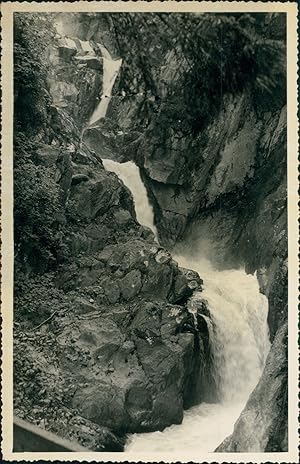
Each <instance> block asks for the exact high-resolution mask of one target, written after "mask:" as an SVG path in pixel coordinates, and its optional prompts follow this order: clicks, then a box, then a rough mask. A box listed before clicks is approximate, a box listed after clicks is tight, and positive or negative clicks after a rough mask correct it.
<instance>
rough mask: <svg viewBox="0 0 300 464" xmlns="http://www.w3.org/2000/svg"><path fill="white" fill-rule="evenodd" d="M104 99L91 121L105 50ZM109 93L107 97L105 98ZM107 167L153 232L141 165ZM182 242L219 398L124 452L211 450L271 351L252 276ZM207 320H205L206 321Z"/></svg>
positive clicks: (108, 86) (108, 87) (110, 74)
mask: <svg viewBox="0 0 300 464" xmlns="http://www.w3.org/2000/svg"><path fill="white" fill-rule="evenodd" d="M103 59H104V78H103V81H104V84H103V97H102V98H101V101H100V103H99V106H98V108H96V110H95V113H94V115H93V116H92V118H91V121H90V124H93V122H96V121H98V120H99V119H100V118H102V117H104V116H105V114H106V111H107V106H108V103H109V99H110V96H111V91H112V87H113V84H114V82H115V79H116V75H117V72H118V69H119V67H120V65H121V62H120V61H121V60H118V61H113V60H112V59H111V57H110V56H109V54H108V52H107V50H106V51H105V49H104V50H103ZM105 96H107V98H105ZM103 163H104V167H105V168H106V169H107V170H108V171H113V172H115V173H116V174H117V175H118V176H119V178H120V179H121V180H122V181H123V182H124V184H125V185H126V186H127V187H128V188H129V189H130V190H131V192H132V195H133V198H134V203H135V209H136V214H137V220H138V221H139V222H140V223H141V224H143V225H145V226H147V227H150V228H151V229H152V230H153V232H154V233H155V236H156V237H157V231H156V228H155V225H154V219H153V210H152V207H151V205H150V202H149V199H148V196H147V192H146V189H145V186H144V184H143V182H142V180H141V177H140V172H139V168H138V167H137V166H136V165H135V164H134V163H133V162H131V161H130V162H127V163H122V164H120V163H117V162H116V161H112V160H103ZM193 245H194V244H192V243H191V244H189V243H185V244H183V245H182V246H181V247H180V248H178V249H177V252H176V253H175V259H176V260H177V261H178V264H179V265H180V266H183V267H186V268H189V269H193V270H195V271H197V272H198V273H199V274H200V276H201V277H202V279H203V281H204V286H203V292H201V293H199V294H195V295H194V296H193V297H192V299H191V301H190V304H189V306H190V310H191V312H192V311H193V299H194V300H195V301H197V299H199V298H202V299H205V300H206V301H207V305H208V307H209V310H210V314H211V323H210V324H209V333H210V340H211V347H212V353H213V360H214V366H213V368H214V370H215V374H216V378H217V380H218V389H219V397H220V402H219V403H217V404H208V403H201V404H200V405H198V406H194V407H193V408H191V409H189V410H188V411H186V412H185V414H184V419H183V423H182V424H180V425H172V426H170V427H168V428H166V429H165V430H164V431H163V432H153V433H143V434H133V435H132V436H131V437H130V438H129V440H128V443H127V446H126V451H128V452H169V451H170V452H179V453H180V452H182V450H183V449H186V450H189V452H206V451H208V452H209V451H213V450H214V449H215V448H216V447H217V446H218V445H219V444H220V443H221V442H222V440H223V439H224V438H225V437H226V436H228V435H230V434H231V433H232V431H233V426H234V422H235V421H236V419H237V418H238V416H239V415H240V413H241V411H242V409H243V407H244V405H245V403H246V401H247V399H248V397H249V394H250V393H251V391H252V390H253V388H254V387H255V385H256V384H257V382H258V380H259V377H260V375H261V372H262V369H263V366H264V363H265V359H266V356H267V353H268V350H269V345H270V344H269V338H268V325H267V314H268V301H267V299H266V297H265V296H264V295H262V294H260V292H259V285H258V281H257V278H256V276H255V275H248V274H246V272H245V271H244V269H238V270H236V269H235V270H225V271H224V270H223V271H218V270H217V269H214V268H213V266H212V265H211V263H210V262H209V261H207V260H205V259H203V258H202V257H201V255H200V254H199V253H198V252H197V253H195V251H193V249H196V247H194V246H193ZM208 322H209V321H208Z"/></svg>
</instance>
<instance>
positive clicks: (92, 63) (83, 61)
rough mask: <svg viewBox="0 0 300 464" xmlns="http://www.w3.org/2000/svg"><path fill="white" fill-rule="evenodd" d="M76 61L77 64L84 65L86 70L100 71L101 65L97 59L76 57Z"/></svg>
mask: <svg viewBox="0 0 300 464" xmlns="http://www.w3.org/2000/svg"><path fill="white" fill-rule="evenodd" d="M75 59H76V60H78V62H79V66H80V65H85V66H87V67H88V68H91V69H95V70H96V71H100V70H102V67H103V63H102V61H101V60H100V59H99V58H96V57H93V56H76V57H75Z"/></svg>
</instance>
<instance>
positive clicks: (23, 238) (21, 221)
mask: <svg viewBox="0 0 300 464" xmlns="http://www.w3.org/2000/svg"><path fill="white" fill-rule="evenodd" d="M35 149H36V147H35V144H34V143H33V142H31V141H28V140H27V139H26V137H25V136H24V135H22V134H19V135H17V136H16V137H15V151H14V159H15V166H14V228H15V247H16V257H17V258H18V260H19V262H22V263H23V264H25V263H26V262H28V261H29V263H31V264H32V265H33V266H34V267H35V266H36V267H37V268H39V267H40V266H42V268H43V267H45V266H46V267H47V266H48V264H49V263H50V262H51V261H52V262H54V260H55V256H56V252H57V247H58V245H59V243H60V240H59V220H58V219H59V216H60V215H61V214H62V212H63V210H62V205H61V197H60V195H61V192H60V188H59V186H58V185H57V183H56V182H55V179H54V172H53V168H47V167H44V166H36V165H35V164H34V163H33V159H34V152H35Z"/></svg>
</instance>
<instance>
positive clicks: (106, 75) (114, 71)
mask: <svg viewBox="0 0 300 464" xmlns="http://www.w3.org/2000/svg"><path fill="white" fill-rule="evenodd" d="M99 46H100V49H101V53H102V57H103V84H102V97H101V99H100V103H99V105H98V106H97V108H96V109H95V111H94V113H93V114H92V116H91V119H90V123H89V126H92V125H94V124H95V123H96V122H97V121H99V119H102V118H104V116H105V115H106V112H107V108H108V104H109V102H110V99H111V93H112V89H113V86H114V83H115V80H116V78H117V75H118V72H119V69H120V66H121V64H122V60H121V59H120V60H113V59H112V58H111V56H110V54H109V52H108V50H107V49H106V48H105V47H104V46H103V45H100V44H99Z"/></svg>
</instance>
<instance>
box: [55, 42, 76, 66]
mask: <svg viewBox="0 0 300 464" xmlns="http://www.w3.org/2000/svg"><path fill="white" fill-rule="evenodd" d="M58 52H59V56H60V58H63V59H64V60H66V61H67V62H68V61H70V60H71V58H73V56H75V55H76V53H77V49H76V47H69V46H67V45H61V46H59V47H58Z"/></svg>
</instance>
